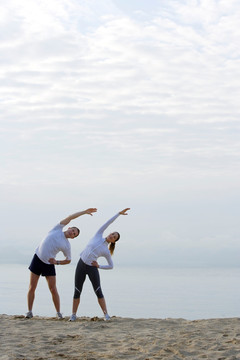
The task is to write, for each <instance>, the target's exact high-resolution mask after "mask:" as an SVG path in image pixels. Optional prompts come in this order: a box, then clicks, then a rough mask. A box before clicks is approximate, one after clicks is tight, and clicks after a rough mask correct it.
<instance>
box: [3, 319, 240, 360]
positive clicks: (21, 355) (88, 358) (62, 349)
mask: <svg viewBox="0 0 240 360" xmlns="http://www.w3.org/2000/svg"><path fill="white" fill-rule="evenodd" d="M68 319H69V318H68V317H66V318H64V319H63V320H57V319H55V318H44V317H37V316H36V317H34V318H32V319H25V318H24V316H17V315H16V316H9V315H0V324H1V326H0V347H1V352H0V359H1V360H13V359H14V360H23V359H25V360H46V359H52V360H54V359H68V360H79V359H81V360H95V359H96V360H97V359H98V360H99V359H134V360H147V359H148V360H151V359H174V360H177V359H194V360H196V359H211V360H224V359H231V360H233V359H240V320H239V319H238V318H232V319H210V320H196V321H188V320H184V319H131V318H119V317H113V318H112V319H111V321H108V322H105V321H103V319H101V318H97V317H96V318H84V317H80V318H78V320H77V321H76V322H69V321H68Z"/></svg>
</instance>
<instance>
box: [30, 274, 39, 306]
mask: <svg viewBox="0 0 240 360" xmlns="http://www.w3.org/2000/svg"><path fill="white" fill-rule="evenodd" d="M39 277H40V276H39V275H36V274H34V273H33V272H31V271H30V284H29V290H28V295H27V300H28V311H32V308H33V302H34V298H35V290H36V287H37V284H38V280H39Z"/></svg>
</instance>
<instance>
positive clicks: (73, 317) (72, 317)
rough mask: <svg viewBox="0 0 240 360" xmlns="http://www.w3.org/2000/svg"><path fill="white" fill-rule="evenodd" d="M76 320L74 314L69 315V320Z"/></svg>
mask: <svg viewBox="0 0 240 360" xmlns="http://www.w3.org/2000/svg"><path fill="white" fill-rule="evenodd" d="M76 320H77V316H76V314H72V315H71V316H70V319H69V321H76Z"/></svg>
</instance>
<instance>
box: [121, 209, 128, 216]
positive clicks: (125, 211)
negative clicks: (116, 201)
mask: <svg viewBox="0 0 240 360" xmlns="http://www.w3.org/2000/svg"><path fill="white" fill-rule="evenodd" d="M128 210H130V208H126V209H124V210H122V211H119V214H121V215H128V214H127V211H128Z"/></svg>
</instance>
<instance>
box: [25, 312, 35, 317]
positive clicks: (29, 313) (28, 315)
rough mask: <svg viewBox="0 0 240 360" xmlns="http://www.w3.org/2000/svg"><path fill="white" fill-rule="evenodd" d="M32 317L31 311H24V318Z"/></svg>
mask: <svg viewBox="0 0 240 360" xmlns="http://www.w3.org/2000/svg"><path fill="white" fill-rule="evenodd" d="M32 317H33V313H32V311H28V312H27V313H26V315H25V318H26V319H31V318H32Z"/></svg>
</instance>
